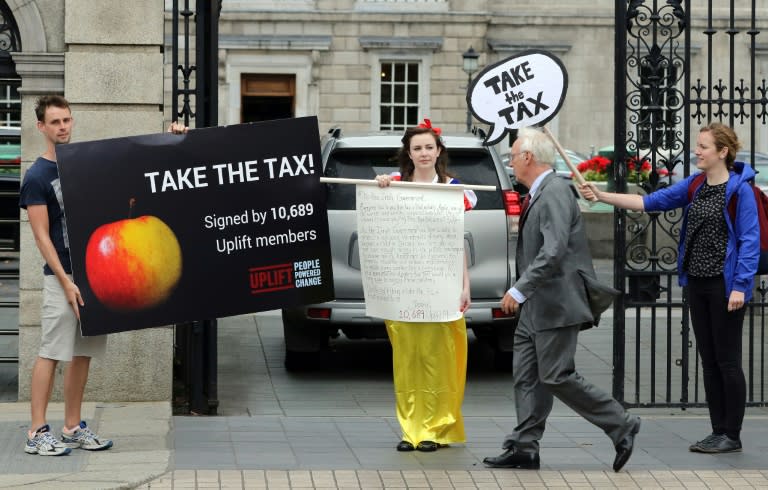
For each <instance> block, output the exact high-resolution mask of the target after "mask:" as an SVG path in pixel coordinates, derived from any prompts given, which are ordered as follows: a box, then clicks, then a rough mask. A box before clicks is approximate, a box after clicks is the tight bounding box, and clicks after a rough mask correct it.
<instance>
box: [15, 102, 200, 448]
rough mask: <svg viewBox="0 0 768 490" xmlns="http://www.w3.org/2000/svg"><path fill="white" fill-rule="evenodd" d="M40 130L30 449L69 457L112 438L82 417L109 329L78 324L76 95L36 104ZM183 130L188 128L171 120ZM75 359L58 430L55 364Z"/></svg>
mask: <svg viewBox="0 0 768 490" xmlns="http://www.w3.org/2000/svg"><path fill="white" fill-rule="evenodd" d="M35 115H36V117H37V129H38V130H39V131H40V133H41V134H42V135H43V137H44V138H45V142H46V151H45V153H43V154H42V155H41V156H40V157H39V158H38V159H37V160H35V162H34V163H33V164H32V166H31V167H30V168H29V169H28V170H27V171H26V173H25V174H24V181H23V183H22V185H21V189H20V192H19V206H20V207H21V208H22V209H26V211H27V215H28V218H29V224H30V227H31V228H32V233H33V235H34V238H35V243H36V244H37V248H38V250H39V251H40V254H41V255H42V257H43V260H44V261H45V265H44V267H43V274H44V278H43V298H42V315H41V339H40V350H39V353H38V357H37V358H36V359H35V364H34V366H33V368H32V376H31V380H30V392H31V393H30V411H31V424H30V426H31V430H28V431H27V434H26V441H25V444H24V452H26V453H28V454H38V455H41V456H62V455H66V454H69V453H70V452H71V450H72V449H73V448H80V449H85V450H89V451H98V450H104V449H109V448H111V447H112V445H113V443H112V441H111V440H109V439H103V438H101V437H99V436H98V435H96V434H95V433H94V432H93V431H92V430H91V429H90V428H89V427H88V425H87V424H86V422H85V421H84V420H83V419H82V416H81V415H82V414H81V411H82V402H83V395H84V393H85V385H86V383H87V381H88V373H89V370H90V363H91V358H93V357H98V356H102V355H104V353H105V351H106V345H107V338H106V336H105V335H101V336H90V337H84V336H83V335H82V334H81V332H80V328H79V319H80V307H82V306H84V303H83V298H82V296H81V294H80V289H79V288H78V287H77V285H76V284H75V283H74V282H73V280H72V266H71V261H70V255H69V243H68V235H67V229H66V222H65V220H64V203H63V201H62V193H61V185H60V181H59V170H58V167H57V160H56V147H57V146H58V145H62V144H66V143H69V141H70V138H71V135H72V128H73V125H74V119H73V118H72V112H71V110H70V107H69V102H68V101H67V100H66V99H65V98H64V97H61V96H59V95H46V96H42V97H40V98H39V99H38V100H37V104H36V106H35ZM169 131H172V132H176V133H182V132H185V131H186V128H184V127H183V126H182V127H178V125H176V127H172V128H169ZM59 361H63V362H68V363H69V364H68V366H67V368H66V369H65V371H64V427H63V428H62V431H61V438H60V439H59V438H57V437H55V436H54V435H53V434H52V432H51V427H50V425H49V424H48V422H47V421H46V412H47V409H48V402H49V400H50V397H51V391H52V389H53V382H54V376H55V372H56V366H57V364H58V363H59Z"/></svg>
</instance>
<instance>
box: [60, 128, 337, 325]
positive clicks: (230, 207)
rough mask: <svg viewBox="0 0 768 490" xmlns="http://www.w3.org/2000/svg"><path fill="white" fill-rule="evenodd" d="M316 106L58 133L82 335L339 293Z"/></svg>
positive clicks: (310, 300) (303, 301)
mask: <svg viewBox="0 0 768 490" xmlns="http://www.w3.org/2000/svg"><path fill="white" fill-rule="evenodd" d="M318 134H319V133H318V126H317V119H316V118H315V117H305V118H296V119H284V120H277V121H267V122H261V123H252V124H239V125H233V126H227V127H217V128H204V129H195V130H190V131H189V133H187V134H185V135H176V134H170V133H161V134H154V135H144V136H136V137H127V138H116V139H109V140H101V141H92V142H84V143H72V144H68V145H61V146H59V147H57V157H58V166H59V174H60V180H61V188H62V194H63V199H64V206H65V209H66V221H67V232H68V237H69V246H70V254H71V257H72V268H73V276H74V280H75V283H76V284H77V285H78V287H79V288H80V291H81V293H82V296H83V301H84V302H85V306H83V307H82V308H81V309H80V314H81V329H82V332H83V334H84V335H100V334H105V333H112V332H120V331H126V330H135V329H140V328H146V327H153V326H160V325H169V324H174V323H181V322H184V321H190V320H202V319H208V318H218V317H223V316H230V315H237V314H243V313H250V312H256V311H264V310H270V309H274V308H280V307H284V306H297V305H301V304H309V303H317V302H322V301H327V300H330V299H333V278H332V270H331V254H330V245H329V237H328V222H327V214H326V210H325V196H324V191H323V188H322V186H321V184H320V181H319V178H320V175H321V174H322V163H321V160H320V146H319V139H318Z"/></svg>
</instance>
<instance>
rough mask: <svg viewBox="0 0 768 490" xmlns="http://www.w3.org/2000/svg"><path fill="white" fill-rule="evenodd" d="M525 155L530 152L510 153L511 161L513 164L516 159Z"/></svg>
mask: <svg viewBox="0 0 768 490" xmlns="http://www.w3.org/2000/svg"><path fill="white" fill-rule="evenodd" d="M523 153H528V150H523V151H518V152H517V153H510V154H509V161H510V162H512V161H513V160H514V159H515V158H517V156H518V155H522V154H523Z"/></svg>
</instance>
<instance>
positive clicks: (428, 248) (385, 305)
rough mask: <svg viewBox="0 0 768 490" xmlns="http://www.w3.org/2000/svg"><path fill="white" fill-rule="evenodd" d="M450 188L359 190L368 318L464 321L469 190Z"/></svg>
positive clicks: (360, 232)
mask: <svg viewBox="0 0 768 490" xmlns="http://www.w3.org/2000/svg"><path fill="white" fill-rule="evenodd" d="M445 187H446V188H445V189H409V188H403V187H387V188H385V189H380V188H378V187H371V186H363V185H358V186H357V233H358V244H359V248H360V269H361V272H362V276H363V291H364V293H365V306H366V315H368V316H373V317H378V318H384V319H388V320H403V321H412V322H443V321H452V320H456V319H457V318H459V317H460V316H461V314H460V313H459V300H460V295H461V285H462V274H463V255H462V254H463V253H464V200H463V190H462V188H461V187H459V186H445ZM452 187H455V188H452Z"/></svg>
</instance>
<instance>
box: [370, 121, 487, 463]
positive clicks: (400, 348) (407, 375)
mask: <svg viewBox="0 0 768 490" xmlns="http://www.w3.org/2000/svg"><path fill="white" fill-rule="evenodd" d="M402 142H403V146H402V148H400V150H399V152H398V160H399V163H400V172H396V173H393V174H391V175H379V176H377V177H376V180H377V181H378V182H379V186H381V187H386V186H388V185H389V184H390V182H391V181H393V180H403V181H409V182H428V183H437V182H442V183H445V184H457V183H459V182H458V180H456V179H455V178H453V177H452V176H451V175H450V174H448V171H447V167H448V154H447V150H446V147H445V145H444V144H443V141H442V139H441V138H440V128H436V127H432V124H431V122H430V121H429V119H425V120H424V123H422V124H420V125H419V126H417V127H415V128H409V129H407V130H406V132H405V135H404V136H403V139H402ZM476 203H477V197H476V196H475V193H474V192H473V191H471V190H467V191H465V192H464V209H465V210H469V209H472V207H474V205H475V204H476ZM457 300H458V303H459V311H461V312H462V313H463V312H464V311H466V309H467V308H469V304H470V294H469V274H468V273H467V263H466V257H465V258H464V277H463V283H462V291H461V297H460V298H457ZM384 323H385V325H386V327H387V335H388V336H389V340H390V342H391V344H392V369H393V374H394V385H395V399H396V404H397V419H398V421H399V422H400V427H401V429H402V433H403V435H402V440H401V441H400V443H399V444H398V445H397V450H398V451H413V450H414V449H416V450H418V451H425V452H429V451H436V450H437V449H438V448H439V447H441V446H446V445H448V444H451V443H458V442H464V441H465V440H466V437H465V435H464V419H463V417H462V415H461V404H462V402H463V400H464V385H465V382H466V376H467V328H466V324H465V321H464V317H463V316H462V317H461V318H459V319H458V320H454V321H451V322H435V323H421V322H419V323H413V322H402V321H395V320H385V321H384Z"/></svg>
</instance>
